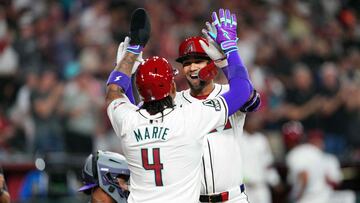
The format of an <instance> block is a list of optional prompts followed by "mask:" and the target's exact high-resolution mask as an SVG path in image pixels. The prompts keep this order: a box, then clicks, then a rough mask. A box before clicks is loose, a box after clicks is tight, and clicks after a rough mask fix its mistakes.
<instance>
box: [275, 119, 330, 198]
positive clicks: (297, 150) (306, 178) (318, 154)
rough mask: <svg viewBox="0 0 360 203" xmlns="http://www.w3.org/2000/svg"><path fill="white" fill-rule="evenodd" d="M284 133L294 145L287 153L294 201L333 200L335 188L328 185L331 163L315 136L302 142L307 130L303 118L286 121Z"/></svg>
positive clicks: (291, 144) (291, 196) (287, 139)
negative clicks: (301, 121) (327, 179)
mask: <svg viewBox="0 0 360 203" xmlns="http://www.w3.org/2000/svg"><path fill="white" fill-rule="evenodd" d="M282 133H283V136H284V139H285V143H288V144H287V145H288V148H289V149H290V151H289V152H288V154H287V155H286V166H287V167H288V177H287V179H288V182H289V183H290V184H291V185H292V190H291V192H290V198H291V200H292V202H296V203H308V202H313V203H326V202H329V200H330V199H329V197H330V194H331V191H329V190H328V189H327V182H326V174H327V168H326V167H327V165H326V162H324V161H325V160H324V153H323V152H322V150H321V149H319V147H318V146H316V144H315V142H313V141H315V140H313V139H312V138H310V139H308V142H305V143H302V141H303V140H304V137H305V134H304V131H303V127H302V124H301V123H300V122H297V121H290V122H287V123H285V124H284V125H283V128H282Z"/></svg>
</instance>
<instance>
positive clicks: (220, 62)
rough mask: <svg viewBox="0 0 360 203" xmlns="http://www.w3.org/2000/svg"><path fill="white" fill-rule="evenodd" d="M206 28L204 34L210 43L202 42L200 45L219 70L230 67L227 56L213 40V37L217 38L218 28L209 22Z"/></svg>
mask: <svg viewBox="0 0 360 203" xmlns="http://www.w3.org/2000/svg"><path fill="white" fill-rule="evenodd" d="M205 24H206V28H207V29H203V30H202V33H203V35H204V36H205V38H206V40H207V42H208V43H206V42H204V41H202V40H200V41H199V42H200V45H201V47H202V48H203V49H204V51H205V52H206V54H207V55H208V56H209V57H210V58H211V60H213V61H214V62H215V65H216V66H217V67H219V68H223V67H226V66H227V65H228V63H227V60H226V56H225V54H224V52H223V51H222V50H221V48H220V46H219V45H218V44H217V43H216V42H215V41H214V40H213V37H214V36H215V38H216V28H215V27H214V26H213V25H211V24H210V23H209V22H206V23H205Z"/></svg>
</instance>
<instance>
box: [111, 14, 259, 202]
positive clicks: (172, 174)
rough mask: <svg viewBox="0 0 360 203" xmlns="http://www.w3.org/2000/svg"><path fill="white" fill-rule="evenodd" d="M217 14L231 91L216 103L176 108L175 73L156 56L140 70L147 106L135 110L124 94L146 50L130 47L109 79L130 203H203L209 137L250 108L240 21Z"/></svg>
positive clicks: (138, 75) (141, 90)
mask: <svg viewBox="0 0 360 203" xmlns="http://www.w3.org/2000/svg"><path fill="white" fill-rule="evenodd" d="M219 13H220V17H221V22H220V21H219V20H218V17H217V14H216V13H215V12H214V13H213V14H212V18H213V23H214V24H215V26H216V30H217V36H216V38H215V40H216V43H217V44H219V45H221V47H222V50H223V51H224V52H225V53H226V56H227V61H228V63H229V67H228V78H229V91H228V92H226V93H224V94H221V95H219V96H217V97H215V98H213V99H208V100H205V101H197V102H193V103H192V104H190V105H187V106H183V107H177V106H175V105H174V101H173V97H174V96H175V91H176V88H175V82H174V76H173V69H172V67H171V65H170V64H169V63H168V62H167V61H166V59H164V58H161V57H156V56H155V57H151V58H149V59H147V60H145V61H144V62H142V63H141V64H140V65H139V68H138V70H137V72H136V86H137V88H138V91H139V94H140V96H141V97H142V100H143V101H144V103H143V105H142V106H141V107H136V106H135V105H133V104H132V103H131V102H130V101H129V99H128V98H127V97H126V95H125V94H124V92H126V90H127V88H129V84H130V77H129V76H130V74H131V69H132V67H133V65H134V62H135V60H136V58H137V57H138V54H140V52H141V51H142V48H143V47H142V46H140V45H136V44H131V42H130V45H131V46H129V47H128V48H127V52H126V53H125V55H124V57H123V59H122V60H121V61H120V63H119V64H118V65H117V66H116V68H115V70H114V71H113V72H112V73H111V74H110V77H109V79H108V86H107V93H106V102H107V104H108V108H107V111H108V116H109V119H110V121H111V123H112V125H113V128H114V130H115V132H116V134H117V135H118V137H119V138H120V140H121V144H122V148H123V151H124V156H125V157H126V159H127V161H128V164H129V169H130V172H131V176H130V191H131V192H130V195H129V198H128V202H130V203H132V202H156V203H158V202H174V203H178V202H198V201H199V195H200V185H201V184H200V171H201V168H200V167H201V157H202V147H203V144H204V139H205V135H206V134H207V133H208V132H210V131H211V130H213V129H215V128H218V127H223V126H224V125H225V124H226V123H227V118H228V116H231V115H232V114H234V113H235V112H236V111H237V110H238V109H239V108H240V107H241V106H242V105H243V104H245V103H246V101H247V100H248V98H249V96H250V95H251V92H252V91H253V87H252V85H251V83H250V81H249V78H248V74H247V71H246V69H245V68H244V66H242V64H241V61H240V58H239V55H238V53H237V51H236V16H235V15H233V14H232V15H231V14H230V11H229V10H226V12H224V10H223V9H221V10H220V12H219Z"/></svg>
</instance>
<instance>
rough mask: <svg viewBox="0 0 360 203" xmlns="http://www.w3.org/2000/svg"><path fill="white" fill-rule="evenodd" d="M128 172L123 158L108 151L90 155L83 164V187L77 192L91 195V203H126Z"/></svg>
mask: <svg viewBox="0 0 360 203" xmlns="http://www.w3.org/2000/svg"><path fill="white" fill-rule="evenodd" d="M129 177H130V171H129V169H128V164H127V162H126V159H125V157H123V156H122V155H120V154H117V153H114V152H109V151H101V150H99V151H97V153H96V154H94V155H93V154H90V155H89V156H88V157H87V159H86V161H85V164H84V168H83V171H82V178H83V182H84V186H82V187H81V188H80V189H79V190H78V191H79V192H84V193H85V194H87V195H91V201H90V202H91V203H98V202H99V203H100V202H102V203H126V202H127V200H126V199H127V197H128V194H129V189H128V184H127V182H128V180H129Z"/></svg>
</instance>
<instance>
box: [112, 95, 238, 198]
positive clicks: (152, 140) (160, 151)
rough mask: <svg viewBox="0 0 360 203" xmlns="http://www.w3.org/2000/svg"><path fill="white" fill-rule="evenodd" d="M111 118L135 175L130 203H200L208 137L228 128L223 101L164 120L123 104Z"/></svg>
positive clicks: (171, 112)
mask: <svg viewBox="0 0 360 203" xmlns="http://www.w3.org/2000/svg"><path fill="white" fill-rule="evenodd" d="M107 112H108V116H109V118H110V121H111V123H112V125H113V128H114V130H115V132H116V134H117V136H119V137H120V139H121V144H122V148H123V151H124V156H125V157H126V159H127V161H128V164H129V169H130V172H131V176H130V191H131V193H130V196H129V198H128V202H129V203H133V202H154V203H159V202H174V203H178V202H198V200H199V195H200V186H201V184H200V174H201V162H202V148H203V144H204V140H205V135H206V134H207V132H209V131H211V130H212V129H214V128H217V127H220V126H224V125H225V123H226V122H227V114H228V110H227V105H226V103H225V100H224V99H223V98H222V97H217V98H214V99H212V100H206V101H198V102H194V103H193V104H191V105H188V106H184V107H179V106H177V107H175V108H174V109H166V110H164V112H163V116H162V114H161V113H158V114H156V115H150V114H148V113H147V111H146V110H144V109H141V110H139V108H138V107H136V106H134V105H132V104H131V103H130V102H129V100H128V99H127V98H121V99H116V100H114V101H113V102H112V103H111V104H110V105H109V106H108V109H107ZM233 157H234V158H236V157H237V155H234V156H233ZM229 175H230V174H229Z"/></svg>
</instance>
